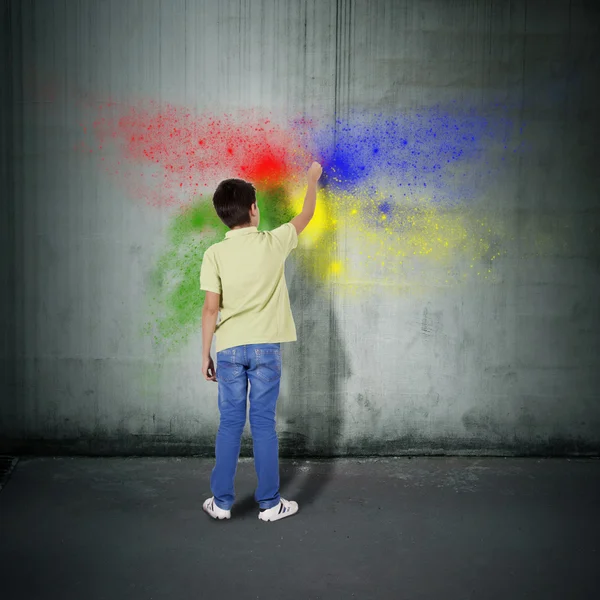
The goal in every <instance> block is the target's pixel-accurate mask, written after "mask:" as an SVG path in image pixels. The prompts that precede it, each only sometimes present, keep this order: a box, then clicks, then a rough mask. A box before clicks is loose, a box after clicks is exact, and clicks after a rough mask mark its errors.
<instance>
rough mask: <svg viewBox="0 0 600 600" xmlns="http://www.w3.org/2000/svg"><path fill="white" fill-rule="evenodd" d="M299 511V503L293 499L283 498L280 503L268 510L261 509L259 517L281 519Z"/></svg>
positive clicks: (262, 519) (270, 519) (263, 519)
mask: <svg viewBox="0 0 600 600" xmlns="http://www.w3.org/2000/svg"><path fill="white" fill-rule="evenodd" d="M297 512H298V503H297V502H294V501H293V500H284V499H283V498H281V501H280V502H279V504H277V505H276V506H274V507H273V508H268V509H267V510H261V511H260V512H259V513H258V518H259V519H260V520H261V521H279V519H285V518H286V517H291V516H292V515H295V514H296V513H297Z"/></svg>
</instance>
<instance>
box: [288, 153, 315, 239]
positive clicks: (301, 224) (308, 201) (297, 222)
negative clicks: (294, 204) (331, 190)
mask: <svg viewBox="0 0 600 600" xmlns="http://www.w3.org/2000/svg"><path fill="white" fill-rule="evenodd" d="M322 172H323V169H322V168H321V165H320V164H319V163H317V162H314V163H313V164H312V165H310V169H308V189H307V190H306V196H305V197H304V206H303V207H302V212H301V213H300V214H299V215H297V216H295V217H294V218H293V219H292V220H291V221H290V222H291V223H292V225H293V226H294V227H295V228H296V233H298V234H300V233H302V232H303V231H304V230H305V229H306V226H307V225H308V224H309V223H310V220H311V219H312V218H313V215H314V214H315V207H316V205H317V181H319V177H321V173H322Z"/></svg>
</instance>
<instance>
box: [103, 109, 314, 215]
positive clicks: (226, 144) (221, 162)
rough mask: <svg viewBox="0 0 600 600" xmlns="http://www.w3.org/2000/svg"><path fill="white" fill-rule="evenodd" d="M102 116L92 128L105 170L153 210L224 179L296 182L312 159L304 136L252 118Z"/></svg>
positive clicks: (154, 112)
mask: <svg viewBox="0 0 600 600" xmlns="http://www.w3.org/2000/svg"><path fill="white" fill-rule="evenodd" d="M103 112H104V113H106V114H103V115H102V116H100V117H99V118H97V119H96V120H95V121H94V122H93V127H92V129H93V132H94V134H95V137H96V151H97V153H99V154H100V156H101V160H102V161H103V162H104V165H105V169H106V170H107V171H108V172H109V173H111V174H113V175H116V176H119V177H121V178H122V179H124V180H125V185H126V186H127V188H128V191H129V192H130V194H132V195H134V196H135V197H137V198H143V199H146V200H147V201H148V202H149V203H151V204H155V205H169V204H176V203H179V204H180V203H185V202H188V201H190V200H191V199H193V198H194V197H197V196H198V195H199V194H200V193H203V192H204V191H205V188H207V187H208V186H209V185H214V183H215V182H216V181H218V180H219V179H222V178H224V177H241V178H243V179H246V180H248V181H251V182H253V183H255V184H257V185H263V186H265V185H266V186H277V185H279V184H281V182H283V181H288V182H293V181H295V180H296V179H297V177H298V175H299V173H301V172H302V171H303V169H304V165H305V164H306V162H307V161H308V160H309V158H308V157H307V153H306V149H305V146H306V143H305V142H303V141H302V139H301V132H299V131H296V130H288V129H284V128H283V127H281V126H280V125H277V124H276V123H274V122H273V121H272V120H271V118H269V117H260V118H259V117H258V116H257V115H255V114H254V113H244V114H242V113H241V114H239V115H236V117H235V118H234V117H233V116H231V115H223V116H220V117H216V116H213V115H208V114H203V115H193V114H192V113H191V112H190V111H188V110H187V109H184V108H179V107H175V106H172V105H167V106H165V107H159V106H158V105H156V104H154V103H149V106H148V107H144V106H132V107H128V108H127V109H126V110H125V111H124V112H123V111H122V109H121V108H120V107H116V106H113V105H110V106H107V107H106V109H105V110H104V111H103ZM115 150H116V154H115Z"/></svg>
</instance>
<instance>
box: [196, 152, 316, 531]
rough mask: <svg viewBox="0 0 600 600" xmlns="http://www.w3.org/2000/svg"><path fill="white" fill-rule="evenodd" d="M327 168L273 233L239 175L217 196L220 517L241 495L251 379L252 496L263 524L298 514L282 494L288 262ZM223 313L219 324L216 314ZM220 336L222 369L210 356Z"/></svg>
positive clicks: (209, 505) (210, 312)
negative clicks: (280, 421) (280, 413)
mask: <svg viewBox="0 0 600 600" xmlns="http://www.w3.org/2000/svg"><path fill="white" fill-rule="evenodd" d="M321 172H322V169H321V165H319V164H318V163H316V162H314V163H313V164H312V165H311V167H310V169H309V170H308V189H307V192H306V197H305V198H304V206H303V208H302V212H301V213H300V214H299V215H297V216H296V217H294V218H293V219H292V220H291V222H290V223H286V224H285V225H282V226H281V227H278V228H277V229H274V230H273V231H258V229H257V227H258V224H259V221H260V213H259V210H258V206H257V204H256V190H255V189H254V186H253V185H252V184H250V183H248V182H246V181H242V180H241V179H226V180H225V181H222V182H221V183H220V184H219V185H218V187H217V189H216V191H215V194H214V196H213V204H214V206H215V210H216V211H217V214H218V215H219V217H220V219H221V220H222V221H223V222H224V223H225V225H227V226H228V227H229V229H230V231H228V232H227V234H226V236H225V239H224V240H223V241H222V242H219V243H217V244H214V245H213V246H211V247H210V248H208V250H207V251H206V253H205V254H204V260H203V261H202V268H201V271H200V287H201V289H202V290H204V291H205V292H206V299H205V301H204V308H203V310H202V374H203V375H204V378H205V379H206V380H207V381H217V380H218V385H219V412H220V415H221V418H220V424H219V431H218V433H217V441H216V445H215V455H216V464H215V467H214V469H213V471H212V475H211V481H210V483H211V491H212V492H213V494H214V495H213V497H212V498H209V499H208V500H206V501H205V502H204V505H203V509H204V511H205V512H207V513H208V514H209V515H210V516H211V517H213V518H214V519H229V518H230V517H231V506H232V505H233V501H234V499H235V492H234V478H235V474H236V470H237V463H238V458H239V454H240V442H241V436H242V431H243V429H244V425H245V423H246V398H247V396H248V383H249V384H250V394H249V400H250V427H251V430H252V440H253V444H254V466H255V469H256V475H257V477H258V486H257V488H256V492H255V495H254V498H255V500H256V501H257V502H258V505H259V508H260V512H259V515H258V518H259V519H261V520H262V521H278V520H279V519H283V518H285V517H290V516H292V515H293V514H295V513H296V512H298V504H297V503H296V502H290V501H288V500H285V499H283V498H281V497H280V495H279V447H278V439H277V433H276V432H275V413H276V405H277V397H278V396H279V384H280V378H281V354H280V344H281V342H293V341H296V327H295V325H294V319H293V317H292V311H291V308H290V300H289V296H288V290H287V285H286V282H285V274H284V264H285V260H286V258H287V257H288V255H289V253H290V252H291V251H292V250H293V249H294V248H295V247H296V246H297V245H298V234H300V233H301V232H302V231H303V230H304V229H305V228H306V226H307V225H308V224H309V222H310V220H311V219H312V217H313V215H314V213H315V205H316V201H317V181H318V180H319V178H320V177H321ZM219 311H220V312H221V321H220V322H219V324H218V325H217V317H218V314H219ZM213 333H216V336H217V369H216V373H215V365H214V363H213V360H212V358H211V355H210V346H211V343H212V337H213Z"/></svg>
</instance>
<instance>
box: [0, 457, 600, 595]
mask: <svg viewBox="0 0 600 600" xmlns="http://www.w3.org/2000/svg"><path fill="white" fill-rule="evenodd" d="M212 465H213V461H212V460H205V459H193V458H183V459H177V458H167V459H165V458H130V459H123V458H114V459H113V458H98V459H94V458H37V459H22V460H21V461H20V462H19V463H18V465H17V467H16V468H15V470H14V472H13V474H12V476H11V478H10V480H9V481H8V483H7V485H6V486H5V487H4V489H3V490H2V492H1V493H0V519H1V521H0V568H1V569H2V577H1V578H0V597H1V598H2V599H3V600H21V599H38V598H39V599H40V600H42V599H43V600H47V599H57V600H69V599H71V598H72V599H77V600H99V599H106V600H119V599H121V598H123V599H127V600H138V599H142V598H143V599H163V598H164V599H167V598H168V599H169V600H186V599H188V598H190V599H192V598H193V599H194V600H204V599H208V598H218V599H225V600H227V599H229V598H232V599H242V600H243V599H246V598H248V599H250V598H253V599H255V598H261V599H277V600H279V599H282V600H287V599H290V600H294V599H296V598H297V599H302V600H310V599H317V598H320V599H321V598H322V599H325V600H330V599H331V600H333V599H337V598H340V599H342V598H343V599H346V598H361V599H369V598H398V599H400V598H411V599H413V598H416V599H425V598H427V599H429V598H432V599H434V598H435V599H444V600H445V599H454V598H456V599H465V598H477V599H479V598H482V599H486V600H492V599H495V598H502V599H505V598H510V599H511V600H515V599H517V598H528V599H532V598H544V599H546V600H547V599H550V598H557V599H558V598H560V599H565V600H566V599H568V600H574V599H579V598H586V599H588V598H589V599H592V598H594V599H598V598H600V587H599V583H600V553H599V547H600V512H599V508H600V461H599V460H584V459H581V460H580V459H571V460H566V459H564V460H563V459H547V460H539V459H502V458H486V459H477V458H413V459H412V460H411V459H408V458H400V459H379V460H338V461H333V462H320V461H317V462H315V461H282V464H281V474H282V486H283V487H282V491H283V492H284V495H285V497H289V498H292V499H296V500H298V502H299V503H300V505H301V506H300V512H299V513H298V514H297V515H296V516H294V517H292V518H290V519H286V520H283V521H280V522H278V523H263V522H261V521H259V520H258V519H257V509H256V507H255V505H254V503H253V501H252V493H253V488H254V484H255V476H254V471H253V464H252V462H251V461H249V460H242V461H241V462H240V465H239V469H238V478H237V492H238V494H239V503H238V505H237V506H236V507H234V512H233V517H232V519H231V521H226V522H216V521H212V520H211V519H209V517H208V516H207V515H205V514H204V513H203V512H202V509H201V503H202V500H203V499H204V498H205V497H206V496H207V495H208V494H209V486H208V481H209V475H210V470H211V468H212Z"/></svg>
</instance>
